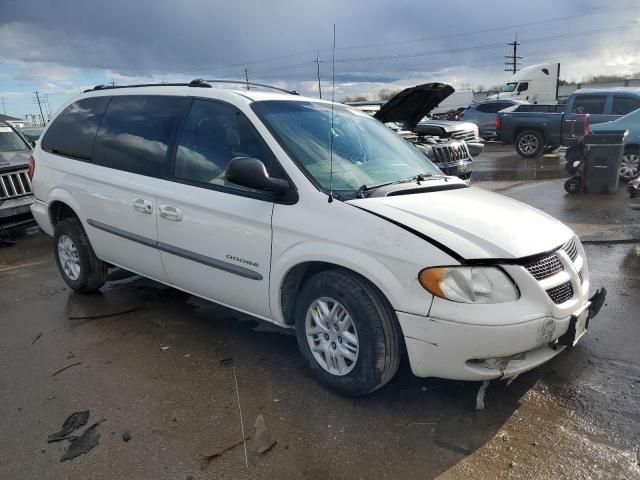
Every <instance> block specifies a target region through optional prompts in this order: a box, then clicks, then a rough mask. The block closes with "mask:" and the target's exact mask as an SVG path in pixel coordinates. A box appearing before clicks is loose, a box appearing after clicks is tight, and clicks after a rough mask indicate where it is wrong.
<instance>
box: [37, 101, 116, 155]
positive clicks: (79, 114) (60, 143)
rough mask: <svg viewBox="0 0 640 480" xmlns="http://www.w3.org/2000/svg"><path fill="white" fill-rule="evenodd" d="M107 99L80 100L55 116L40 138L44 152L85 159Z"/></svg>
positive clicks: (91, 145)
mask: <svg viewBox="0 0 640 480" xmlns="http://www.w3.org/2000/svg"><path fill="white" fill-rule="evenodd" d="M110 98H111V97H92V98H84V99H82V100H78V101H77V102H75V103H72V104H71V105H69V106H68V107H67V108H65V109H64V110H63V111H62V113H61V114H60V115H58V116H57V117H56V118H55V120H54V121H53V123H52V124H51V125H50V126H49V128H48V130H47V133H45V135H44V138H43V139H42V148H43V149H45V150H46V151H48V152H53V153H60V154H62V155H68V156H70V157H78V158H84V159H89V158H90V157H91V150H92V148H93V141H94V139H95V136H96V131H97V130H98V125H100V121H101V120H102V115H103V114H104V110H105V108H106V107H107V104H108V103H109V99H110Z"/></svg>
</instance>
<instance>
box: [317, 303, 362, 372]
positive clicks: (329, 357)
mask: <svg viewBox="0 0 640 480" xmlns="http://www.w3.org/2000/svg"><path fill="white" fill-rule="evenodd" d="M305 335H306V337H307V342H308V344H309V348H310V349H311V353H312V354H313V356H314V358H315V359H316V361H317V362H318V364H319V365H320V366H321V367H322V368H323V369H325V370H326V371H327V372H329V373H331V374H332V375H338V376H342V375H346V374H348V373H349V372H351V371H352V370H353V369H354V368H355V366H356V363H357V360H358V352H359V343H358V332H357V331H356V326H355V324H354V322H353V319H352V318H351V315H349V312H348V311H347V309H346V308H344V306H343V305H342V304H341V303H340V302H338V301H337V300H334V299H333V298H329V297H321V298H318V299H316V300H314V301H313V302H312V303H311V305H310V306H309V308H308V309H307V315H306V318H305Z"/></svg>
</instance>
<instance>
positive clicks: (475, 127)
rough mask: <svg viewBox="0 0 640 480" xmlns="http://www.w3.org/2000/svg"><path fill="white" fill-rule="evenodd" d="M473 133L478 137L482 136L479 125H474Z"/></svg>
mask: <svg viewBox="0 0 640 480" xmlns="http://www.w3.org/2000/svg"><path fill="white" fill-rule="evenodd" d="M473 134H474V135H475V136H476V138H478V137H479V136H480V129H479V128H478V125H475V124H474V126H473Z"/></svg>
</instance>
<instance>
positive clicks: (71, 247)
mask: <svg viewBox="0 0 640 480" xmlns="http://www.w3.org/2000/svg"><path fill="white" fill-rule="evenodd" d="M58 259H59V260H60V266H61V267H62V270H63V271H64V273H65V275H66V276H67V277H69V279H71V280H74V281H75V280H78V279H79V278H80V255H79V254H78V249H77V248H76V245H75V244H74V243H73V240H71V238H70V237H68V236H67V235H61V236H60V238H59V239H58Z"/></svg>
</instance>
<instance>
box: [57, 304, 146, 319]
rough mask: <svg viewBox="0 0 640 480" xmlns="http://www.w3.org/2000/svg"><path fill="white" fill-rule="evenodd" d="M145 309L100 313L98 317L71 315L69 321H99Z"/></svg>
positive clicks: (138, 307)
mask: <svg viewBox="0 0 640 480" xmlns="http://www.w3.org/2000/svg"><path fill="white" fill-rule="evenodd" d="M143 308H145V306H144V305H140V306H137V307H133V308H127V309H126V310H121V311H119V312H111V313H100V314H97V315H77V316H73V315H69V320H98V319H101V318H110V317H117V316H118V315H126V314H127V313H133V312H137V311H138V310H142V309H143Z"/></svg>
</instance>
